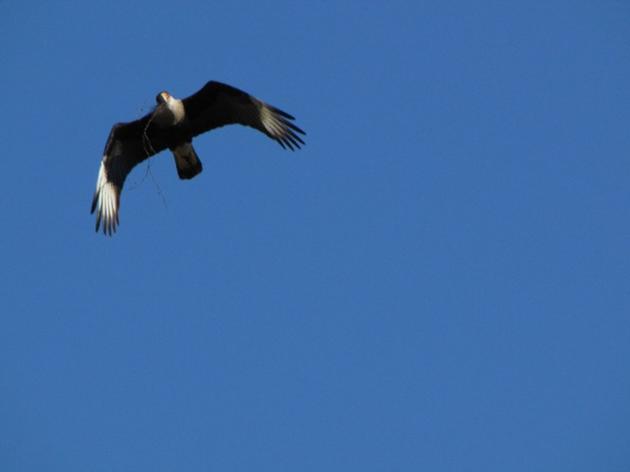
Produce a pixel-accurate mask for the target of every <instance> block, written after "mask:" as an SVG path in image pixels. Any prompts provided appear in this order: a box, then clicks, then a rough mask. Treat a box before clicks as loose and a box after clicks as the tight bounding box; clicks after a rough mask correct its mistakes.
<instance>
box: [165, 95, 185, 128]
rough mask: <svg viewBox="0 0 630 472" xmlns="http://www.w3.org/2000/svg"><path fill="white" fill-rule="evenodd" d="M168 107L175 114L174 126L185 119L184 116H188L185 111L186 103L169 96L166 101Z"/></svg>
mask: <svg viewBox="0 0 630 472" xmlns="http://www.w3.org/2000/svg"><path fill="white" fill-rule="evenodd" d="M166 106H167V107H168V109H169V110H170V111H171V113H173V124H174V125H176V124H177V123H179V122H180V121H182V120H183V119H184V115H185V114H186V113H185V111H184V103H183V102H182V101H181V100H178V99H177V98H175V97H173V96H172V95H169V97H168V99H167V100H166Z"/></svg>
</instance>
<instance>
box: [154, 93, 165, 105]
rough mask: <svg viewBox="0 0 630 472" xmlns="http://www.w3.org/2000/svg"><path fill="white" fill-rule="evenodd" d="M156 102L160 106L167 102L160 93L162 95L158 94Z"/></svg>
mask: <svg viewBox="0 0 630 472" xmlns="http://www.w3.org/2000/svg"><path fill="white" fill-rule="evenodd" d="M155 101H156V102H157V103H158V105H159V104H160V103H164V102H165V100H164V97H163V96H162V93H161V92H160V93H158V94H157V95H156V96H155Z"/></svg>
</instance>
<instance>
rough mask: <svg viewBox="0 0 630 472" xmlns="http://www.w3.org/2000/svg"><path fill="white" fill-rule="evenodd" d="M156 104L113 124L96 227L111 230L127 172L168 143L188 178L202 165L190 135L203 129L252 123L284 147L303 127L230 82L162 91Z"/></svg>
mask: <svg viewBox="0 0 630 472" xmlns="http://www.w3.org/2000/svg"><path fill="white" fill-rule="evenodd" d="M156 102H157V105H156V106H155V108H154V109H153V110H152V111H151V112H150V113H148V114H146V115H145V116H143V117H142V118H140V119H138V120H135V121H131V122H129V123H117V124H115V125H114V126H113V127H112V129H111V131H110V133H109V138H107V143H106V144H105V151H104V152H103V159H102V161H101V166H100V168H99V171H98V178H97V179H96V191H95V192H94V198H93V200H92V211H91V213H94V212H96V231H97V232H98V230H99V227H102V229H103V233H105V234H108V235H110V236H111V235H112V234H113V233H114V232H116V228H117V226H118V224H119V220H118V212H119V208H120V193H121V192H122V188H123V184H124V182H125V178H126V177H127V175H128V174H129V172H131V169H133V168H134V167H135V166H136V165H137V164H139V163H141V162H142V161H144V160H145V159H148V158H149V157H151V156H153V155H155V154H157V153H159V152H161V151H163V150H165V149H169V150H170V151H171V152H172V153H173V157H174V158H175V166H176V167H177V175H178V176H179V178H180V179H192V178H193V177H194V176H196V175H197V174H199V173H200V172H201V170H202V166H201V161H200V160H199V156H197V153H196V152H195V149H194V148H193V146H192V140H193V138H194V137H195V136H198V135H200V134H202V133H205V132H206V131H210V130H213V129H215V128H219V127H221V126H225V125H231V124H240V125H245V126H250V127H252V128H255V129H257V130H259V131H261V132H263V133H265V134H266V135H267V136H269V137H270V138H271V139H273V140H275V141H277V142H278V143H279V144H280V146H282V147H283V148H285V149H286V148H289V149H290V150H292V151H293V150H295V149H300V147H301V146H302V145H304V141H303V140H302V138H301V137H300V135H305V134H306V133H305V132H304V131H302V130H301V129H300V128H298V127H297V126H296V125H294V124H293V123H292V120H294V118H293V117H292V116H291V115H289V114H288V113H285V112H284V111H282V110H279V109H278V108H275V107H272V106H271V105H268V104H266V103H265V102H263V101H261V100H258V99H257V98H255V97H253V96H251V95H249V94H248V93H246V92H243V91H242V90H239V89H237V88H235V87H232V86H230V85H226V84H222V83H220V82H215V81H210V82H208V83H207V84H206V85H204V86H203V88H202V89H201V90H199V91H198V92H197V93H195V94H193V95H191V96H190V97H187V98H184V99H183V100H179V99H177V98H175V97H173V96H172V95H171V94H169V93H168V92H160V93H159V94H158V95H157V97H156Z"/></svg>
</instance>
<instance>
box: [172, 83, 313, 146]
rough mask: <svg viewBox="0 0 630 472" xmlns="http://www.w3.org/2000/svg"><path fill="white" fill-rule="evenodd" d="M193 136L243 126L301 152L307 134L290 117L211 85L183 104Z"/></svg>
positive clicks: (226, 87) (241, 94)
mask: <svg viewBox="0 0 630 472" xmlns="http://www.w3.org/2000/svg"><path fill="white" fill-rule="evenodd" d="M183 102H184V109H185V110H186V118H187V126H188V127H189V131H190V134H191V135H192V136H197V135H199V134H201V133H205V132H206V131H210V130H212V129H215V128H219V127H221V126H225V125H230V124H240V125H244V126H250V127H252V128H254V129H257V130H259V131H261V132H263V133H265V134H266V135H267V136H269V137H270V138H271V139H273V140H275V141H277V142H278V143H279V144H280V145H281V146H282V147H283V148H286V147H288V148H289V149H291V150H294V148H295V149H299V148H300V147H301V146H303V145H304V144H305V143H304V141H303V140H302V138H301V137H300V136H299V135H306V133H305V132H304V131H303V130H302V129H300V128H299V127H298V126H296V125H295V124H294V123H292V122H291V120H294V119H295V118H294V117H293V116H291V115H289V114H288V113H286V112H284V111H282V110H280V109H278V108H276V107H273V106H271V105H268V104H266V103H265V102H263V101H261V100H259V99H257V98H256V97H253V96H251V95H249V94H248V93H246V92H243V91H242V90H239V89H237V88H236V87H232V86H231V85H227V84H222V83H220V82H215V81H210V82H208V83H207V84H206V85H205V86H204V87H203V88H202V89H201V90H199V91H198V92H197V93H195V94H193V95H191V96H190V97H188V98H185V99H184V100H183Z"/></svg>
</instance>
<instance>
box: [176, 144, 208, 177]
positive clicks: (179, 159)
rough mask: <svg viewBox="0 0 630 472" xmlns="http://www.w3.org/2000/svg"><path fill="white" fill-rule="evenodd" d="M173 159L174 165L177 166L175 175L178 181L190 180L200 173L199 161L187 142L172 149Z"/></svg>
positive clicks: (193, 149)
mask: <svg viewBox="0 0 630 472" xmlns="http://www.w3.org/2000/svg"><path fill="white" fill-rule="evenodd" d="M172 151H173V156H174V157H175V165H176V166H177V175H179V178H180V179H192V178H193V177H194V176H195V175H197V174H198V173H199V172H201V171H202V169H203V168H202V166H201V161H200V160H199V156H197V153H196V152H195V148H193V147H192V143H190V142H187V143H183V144H180V145H179V146H177V147H176V148H173V149H172Z"/></svg>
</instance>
